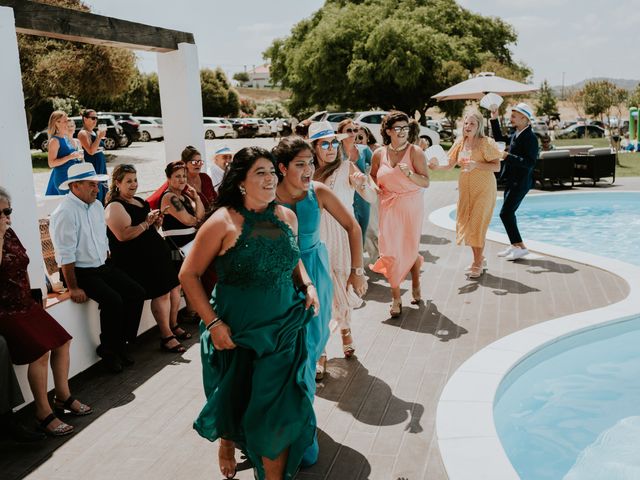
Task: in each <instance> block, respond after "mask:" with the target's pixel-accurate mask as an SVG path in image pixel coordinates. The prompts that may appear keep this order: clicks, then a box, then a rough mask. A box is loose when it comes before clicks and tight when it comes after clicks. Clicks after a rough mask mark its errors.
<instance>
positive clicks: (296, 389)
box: [180, 147, 319, 480]
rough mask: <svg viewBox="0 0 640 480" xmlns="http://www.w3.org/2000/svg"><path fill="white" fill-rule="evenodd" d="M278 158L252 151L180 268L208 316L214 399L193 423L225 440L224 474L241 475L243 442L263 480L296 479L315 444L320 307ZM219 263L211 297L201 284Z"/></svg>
mask: <svg viewBox="0 0 640 480" xmlns="http://www.w3.org/2000/svg"><path fill="white" fill-rule="evenodd" d="M277 183H278V181H277V177H276V174H275V165H274V163H273V160H272V157H271V154H270V153H269V152H268V151H267V150H265V149H262V148H258V147H249V148H243V149H242V150H240V151H239V152H238V153H236V155H235V156H234V161H233V163H232V164H231V165H230V167H229V170H228V172H227V174H226V175H225V177H224V180H223V182H222V184H221V185H220V188H219V190H218V198H217V200H216V202H215V208H216V210H215V212H214V213H213V215H212V216H211V217H210V218H209V219H208V220H207V221H206V222H205V223H204V224H203V225H202V227H200V230H199V231H198V234H197V235H196V238H195V241H194V246H193V248H192V250H191V252H190V253H189V255H188V256H187V258H186V259H185V262H184V264H183V266H182V269H181V271H180V281H181V283H182V286H183V289H184V291H185V294H186V295H187V296H188V297H189V300H190V302H191V304H192V305H193V307H194V308H195V310H196V311H197V312H198V314H199V315H200V317H201V318H202V322H201V325H200V329H201V337H200V340H201V352H202V368H203V383H204V388H205V394H206V396H207V401H206V403H205V406H204V408H203V409H202V411H201V412H200V415H199V416H198V418H197V419H196V421H195V423H194V428H195V429H196V430H197V431H198V433H199V434H200V435H201V436H203V437H204V438H206V439H208V440H211V441H215V440H216V439H218V438H220V439H221V440H222V441H221V448H220V449H219V460H220V468H221V471H222V473H223V475H225V476H227V477H228V478H231V477H233V475H234V473H235V468H236V461H235V458H234V443H235V445H237V446H238V447H239V448H240V449H241V450H242V451H243V452H244V453H245V455H246V456H247V458H248V459H249V460H250V461H251V463H252V464H253V466H254V472H255V476H256V478H258V479H266V480H272V479H273V480H275V479H278V480H280V479H283V478H286V479H290V478H293V477H294V475H295V473H296V471H297V469H298V467H299V465H300V462H301V460H302V456H303V453H304V451H305V450H306V449H307V448H308V447H309V446H310V445H311V444H312V443H313V439H314V435H315V430H316V420H315V415H314V412H313V405H312V399H313V393H314V392H313V391H310V390H309V387H308V384H307V383H306V382H305V378H304V375H305V369H306V365H307V357H308V353H307V341H306V325H307V324H308V323H309V322H310V321H311V319H312V316H313V315H314V312H315V311H317V310H318V309H319V304H318V297H317V293H316V290H315V287H314V286H313V284H312V283H311V281H310V279H309V276H308V275H307V272H306V270H305V268H304V266H303V264H302V261H301V260H300V250H299V248H298V245H297V242H296V234H297V230H298V225H297V219H296V216H295V214H294V213H293V212H292V211H291V210H289V209H288V208H286V207H283V206H280V205H277V204H276V203H275V202H274V200H275V193H276V186H277ZM214 260H215V268H216V272H217V274H218V283H217V284H216V287H215V289H214V291H213V294H212V297H211V300H209V299H208V298H207V294H206V293H205V290H204V288H203V287H202V283H201V282H200V277H201V275H202V274H203V273H204V271H205V270H206V268H207V266H208V265H209V264H210V263H211V262H212V261H214Z"/></svg>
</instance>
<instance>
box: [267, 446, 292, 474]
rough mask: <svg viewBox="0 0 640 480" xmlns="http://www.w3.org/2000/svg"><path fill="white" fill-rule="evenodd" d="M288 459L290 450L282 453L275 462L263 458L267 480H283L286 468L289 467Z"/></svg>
mask: <svg viewBox="0 0 640 480" xmlns="http://www.w3.org/2000/svg"><path fill="white" fill-rule="evenodd" d="M288 458H289V449H288V448H287V449H286V450H285V451H284V452H282V453H281V454H280V455H279V456H278V458H276V459H275V460H270V459H268V458H267V457H262V464H263V465H264V473H265V477H264V478H265V480H282V477H283V475H284V468H285V466H286V465H287V459H288Z"/></svg>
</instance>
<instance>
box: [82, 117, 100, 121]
mask: <svg viewBox="0 0 640 480" xmlns="http://www.w3.org/2000/svg"><path fill="white" fill-rule="evenodd" d="M84 118H88V119H89V120H97V119H98V117H84Z"/></svg>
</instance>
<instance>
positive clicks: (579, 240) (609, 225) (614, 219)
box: [452, 192, 640, 265]
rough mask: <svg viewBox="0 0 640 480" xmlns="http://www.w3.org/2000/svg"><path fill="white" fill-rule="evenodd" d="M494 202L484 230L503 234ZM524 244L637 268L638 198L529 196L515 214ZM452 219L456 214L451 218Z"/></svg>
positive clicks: (639, 241)
mask: <svg viewBox="0 0 640 480" xmlns="http://www.w3.org/2000/svg"><path fill="white" fill-rule="evenodd" d="M501 205H502V200H501V199H500V200H498V204H497V205H496V208H495V211H494V214H493V218H492V219H491V224H490V225H489V229H490V230H492V231H494V232H498V233H506V232H505V230H504V227H503V226H502V222H501V221H500V218H499V216H498V214H499V212H500V207H501ZM517 217H518V228H519V229H520V232H521V233H522V236H523V237H524V239H525V242H526V241H527V240H536V241H540V242H545V243H549V244H552V245H558V246H562V247H568V248H572V249H576V250H581V251H583V252H587V253H592V254H595V255H601V256H604V257H608V258H615V259H618V260H622V261H623V262H628V263H633V264H634V265H640V192H611V193H609V192H606V193H603V192H599V193H572V194H566V195H529V196H527V197H526V198H525V200H524V201H523V202H522V205H521V206H520V208H519V209H518V213H517ZM452 218H454V219H455V210H453V212H452Z"/></svg>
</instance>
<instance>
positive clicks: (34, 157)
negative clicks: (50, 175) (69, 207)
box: [31, 152, 114, 173]
mask: <svg viewBox="0 0 640 480" xmlns="http://www.w3.org/2000/svg"><path fill="white" fill-rule="evenodd" d="M105 155H106V157H107V162H108V161H109V160H110V159H111V158H113V157H114V155H112V154H110V153H105ZM31 166H32V171H33V173H43V172H49V171H51V169H50V168H49V162H48V161H47V153H46V152H31Z"/></svg>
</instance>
